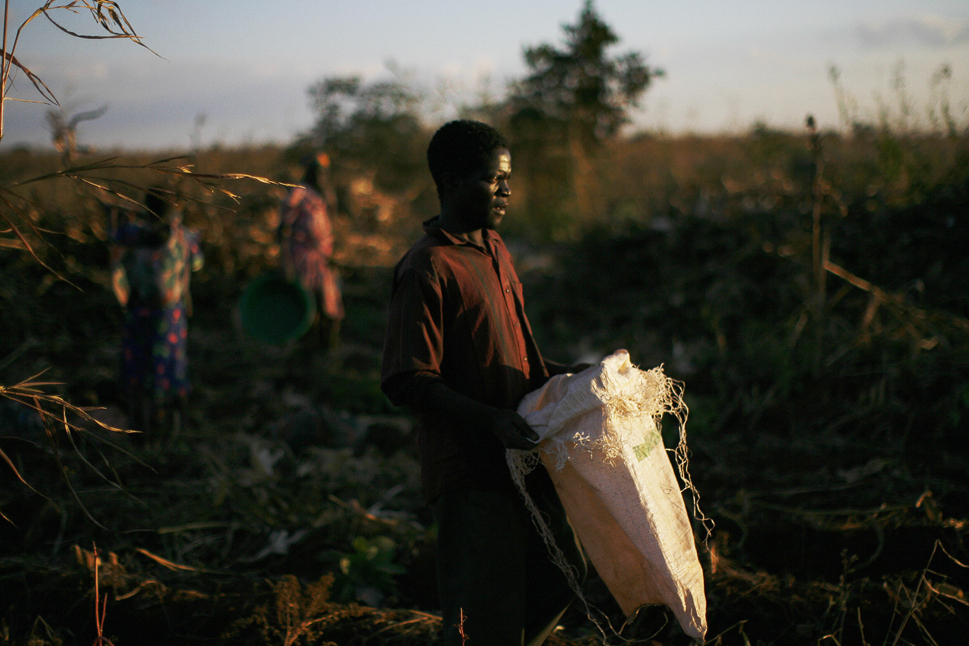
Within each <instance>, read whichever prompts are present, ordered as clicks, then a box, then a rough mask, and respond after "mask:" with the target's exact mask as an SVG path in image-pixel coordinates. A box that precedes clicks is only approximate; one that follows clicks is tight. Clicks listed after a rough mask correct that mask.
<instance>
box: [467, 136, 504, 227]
mask: <svg viewBox="0 0 969 646" xmlns="http://www.w3.org/2000/svg"><path fill="white" fill-rule="evenodd" d="M510 177H511V153H510V152H508V150H507V149H506V148H498V149H497V150H495V151H494V152H493V153H492V154H491V156H490V157H489V158H488V160H487V161H486V162H485V163H484V164H483V165H481V166H480V167H478V168H477V169H476V170H473V171H471V172H470V173H468V174H467V175H464V176H462V177H460V178H458V179H457V180H456V182H455V188H454V191H455V192H454V204H455V207H456V208H455V212H456V214H457V215H459V216H460V218H461V219H462V221H463V222H464V224H465V225H466V226H467V227H468V228H469V230H473V229H494V228H496V227H497V226H498V225H499V224H501V220H502V218H503V217H504V216H505V209H506V208H507V207H508V198H509V197H510V196H511V189H510V188H509V187H508V180H509V178H510Z"/></svg>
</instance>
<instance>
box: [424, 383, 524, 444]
mask: <svg viewBox="0 0 969 646" xmlns="http://www.w3.org/2000/svg"><path fill="white" fill-rule="evenodd" d="M425 404H426V405H427V406H428V408H429V410H433V411H434V412H435V413H437V414H443V415H445V416H450V417H453V418H454V419H455V420H456V421H458V422H460V423H461V424H464V425H466V426H467V427H468V428H472V429H475V430H476V431H478V432H483V433H488V432H491V433H494V434H495V437H497V438H498V440H499V441H500V442H501V443H502V444H503V445H504V446H505V448H509V449H524V450H526V451H527V450H529V449H533V448H535V445H536V444H537V443H538V434H537V433H536V432H535V431H533V430H532V427H531V426H529V425H528V422H526V421H525V420H524V419H522V416H521V415H519V414H518V413H516V412H515V411H513V410H508V409H505V408H495V407H493V406H488V405H486V404H482V403H481V402H478V401H475V400H473V399H471V398H470V397H466V396H465V395H462V394H460V393H457V392H455V391H453V390H451V389H450V388H448V387H447V386H446V385H444V382H442V381H435V382H434V383H432V384H431V385H430V386H429V387H428V389H427V393H426V395H425Z"/></svg>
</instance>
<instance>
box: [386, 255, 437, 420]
mask: <svg viewBox="0 0 969 646" xmlns="http://www.w3.org/2000/svg"><path fill="white" fill-rule="evenodd" d="M443 312H444V302H443V292H442V288H441V285H440V281H439V280H437V277H436V275H435V273H434V272H433V271H429V270H418V269H415V268H408V269H406V270H404V271H402V272H400V274H399V275H398V276H397V277H396V279H395V281H394V289H393V294H392V297H391V302H390V315H389V318H388V324H387V332H386V337H385V340H384V355H383V365H382V369H381V388H382V389H383V391H384V393H385V394H386V395H387V397H388V398H389V399H390V401H391V402H392V403H393V404H394V405H396V406H409V407H410V408H412V409H413V410H415V411H417V412H421V411H423V409H424V401H425V399H426V393H427V389H428V387H429V386H430V385H431V384H432V383H434V382H435V381H441V380H442V379H441V361H442V358H443V350H444V334H443Z"/></svg>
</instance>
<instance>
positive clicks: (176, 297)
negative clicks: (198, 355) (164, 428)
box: [111, 217, 203, 405]
mask: <svg viewBox="0 0 969 646" xmlns="http://www.w3.org/2000/svg"><path fill="white" fill-rule="evenodd" d="M164 234H167V236H165V235H164ZM114 242H115V244H114V246H113V248H112V251H111V254H112V268H113V271H112V283H113V286H114V290H115V295H116V296H117V297H118V300H119V302H121V304H122V305H125V306H126V308H125V325H124V330H123V331H122V336H121V339H122V342H121V385H122V387H123V388H124V390H125V392H126V393H127V394H128V396H129V397H133V398H141V397H148V398H149V399H150V400H152V401H153V402H154V403H155V404H156V405H158V404H165V403H168V402H171V401H172V400H175V399H178V398H184V397H185V396H186V395H187V394H188V391H189V381H188V358H187V354H186V345H187V340H188V324H187V317H188V314H189V312H190V311H191V297H190V294H189V276H190V275H191V273H192V272H193V271H197V270H198V269H200V268H201V267H202V264H203V257H202V253H201V250H200V247H199V239H198V234H197V233H196V232H194V231H191V230H188V229H186V228H185V227H183V226H182V225H181V223H180V222H179V221H178V218H177V217H176V218H174V219H173V221H172V222H171V224H170V225H169V226H168V228H167V230H163V234H162V235H161V236H160V235H159V233H158V228H157V227H156V228H154V229H153V228H151V227H147V226H144V225H139V224H125V225H122V226H121V227H119V228H118V230H117V231H116V232H115V235H114Z"/></svg>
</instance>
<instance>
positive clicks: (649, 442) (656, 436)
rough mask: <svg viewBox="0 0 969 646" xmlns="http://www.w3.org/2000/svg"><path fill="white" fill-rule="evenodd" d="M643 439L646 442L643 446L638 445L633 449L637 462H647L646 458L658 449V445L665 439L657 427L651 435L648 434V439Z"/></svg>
mask: <svg viewBox="0 0 969 646" xmlns="http://www.w3.org/2000/svg"><path fill="white" fill-rule="evenodd" d="M643 439H644V440H645V441H644V442H643V443H642V444H637V445H636V446H634V447H633V455H635V456H636V462H642V461H643V460H645V459H646V457H647V456H649V454H650V453H652V452H653V449H654V448H656V445H657V444H659V443H660V442H661V441H662V439H663V438H662V436H661V435H660V433H659V430H657V429H656V427H655V426H654V427H653V430H652V431H651V432H650V433H648V434H647V435H646V437H645V438H643Z"/></svg>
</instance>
